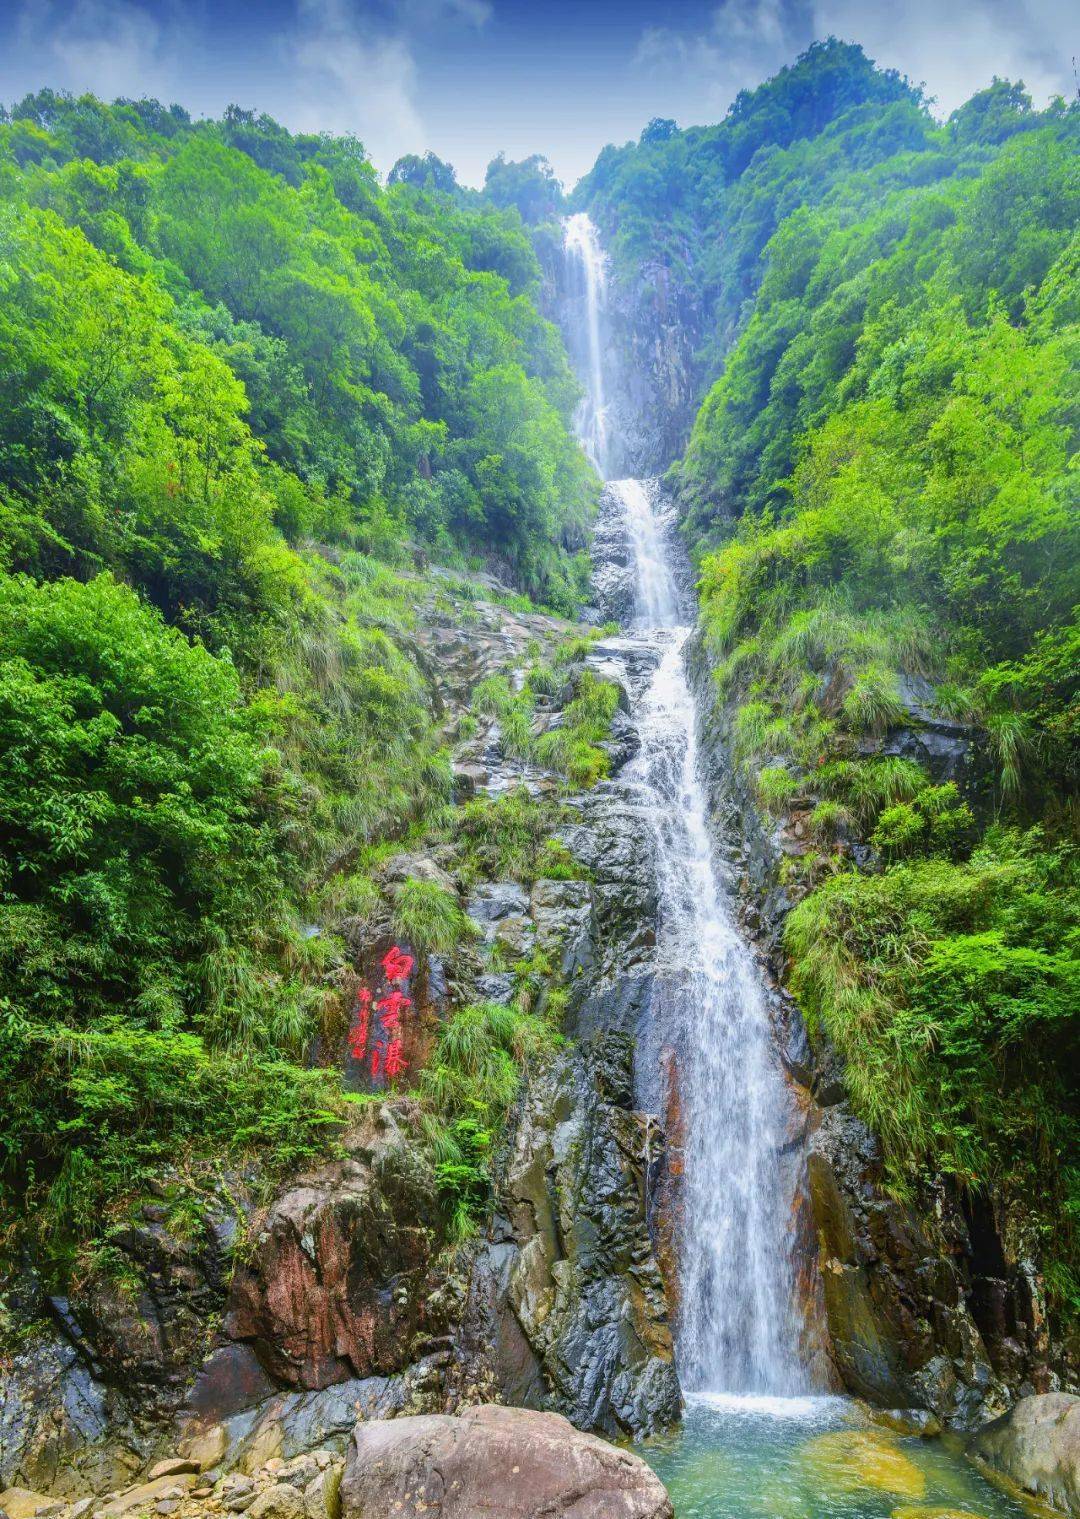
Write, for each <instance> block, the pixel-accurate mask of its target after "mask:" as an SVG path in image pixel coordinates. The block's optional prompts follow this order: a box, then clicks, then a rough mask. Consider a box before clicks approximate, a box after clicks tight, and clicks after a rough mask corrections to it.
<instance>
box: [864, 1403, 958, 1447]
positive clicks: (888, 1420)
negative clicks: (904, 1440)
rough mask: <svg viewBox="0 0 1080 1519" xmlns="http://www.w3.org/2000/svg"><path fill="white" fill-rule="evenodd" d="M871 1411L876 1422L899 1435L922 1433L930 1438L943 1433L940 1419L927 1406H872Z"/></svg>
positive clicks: (926, 1437)
mask: <svg viewBox="0 0 1080 1519" xmlns="http://www.w3.org/2000/svg"><path fill="white" fill-rule="evenodd" d="M869 1413H870V1418H871V1420H872V1422H873V1423H874V1424H881V1425H883V1426H884V1428H885V1429H891V1430H893V1431H894V1433H895V1434H898V1435H921V1436H922V1437H923V1439H926V1440H929V1439H933V1437H934V1436H935V1435H940V1433H941V1423H940V1421H939V1420H938V1419H935V1417H934V1415H933V1414H932V1413H928V1412H927V1410H926V1409H925V1408H872V1409H870V1410H869Z"/></svg>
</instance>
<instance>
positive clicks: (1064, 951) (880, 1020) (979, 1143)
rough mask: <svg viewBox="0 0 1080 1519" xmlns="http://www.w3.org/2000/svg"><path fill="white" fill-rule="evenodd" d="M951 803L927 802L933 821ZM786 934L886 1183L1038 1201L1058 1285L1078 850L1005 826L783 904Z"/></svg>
mask: <svg viewBox="0 0 1080 1519" xmlns="http://www.w3.org/2000/svg"><path fill="white" fill-rule="evenodd" d="M935 789H937V790H938V791H946V790H948V789H949V788H945V787H941V788H935ZM924 795H926V793H925V792H924V793H921V794H920V798H919V800H920V801H921V799H922V796H924ZM953 806H954V802H953V799H952V798H949V797H946V798H944V799H942V798H938V800H937V802H936V803H935V808H936V813H935V811H933V810H932V811H931V812H930V813H929V814H928V816H929V817H930V818H932V817H933V816H935V815H937V816H941V815H943V814H945V815H947V814H948V812H949V811H950V810H951V809H952V808H953ZM892 811H893V813H894V814H896V813H901V812H903V815H904V820H903V826H901V824H900V820H899V819H897V818H895V817H893V819H892V820H891V821H890V822H889V823H888V824H886V820H887V819H889V818H890V814H889V813H886V814H884V815H883V817H882V821H881V824H879V827H881V826H888V827H890V828H892V829H894V831H895V833H897V834H898V835H900V834H903V832H904V830H905V828H906V827H907V825H908V823H909V822H910V820H911V819H912V818H914V817H916V816H917V813H916V811H915V809H914V808H896V809H892ZM923 826H924V827H925V826H927V824H926V822H925V820H924V822H923ZM786 941H787V947H788V949H789V952H790V953H791V955H792V959H793V970H792V985H793V987H794V988H795V990H796V992H797V994H798V996H799V1000H800V1002H801V1003H802V1006H803V1008H804V1010H805V1012H806V1014H807V1016H808V1018H809V1019H810V1020H811V1023H812V1025H813V1026H814V1027H816V1028H820V1029H823V1030H824V1031H825V1032H826V1033H827V1034H828V1036H829V1038H830V1039H831V1040H832V1041H833V1043H834V1044H835V1046H836V1047H837V1049H838V1050H839V1051H840V1054H841V1055H842V1057H843V1059H844V1062H845V1071H846V1080H847V1084H848V1089H849V1093H850V1095H851V1099H852V1101H853V1103H854V1104H855V1107H856V1109H857V1111H858V1112H859V1113H860V1114H861V1116H863V1117H864V1118H865V1119H866V1120H867V1122H869V1123H870V1124H872V1125H873V1127H874V1128H875V1129H876V1130H877V1132H878V1133H879V1134H881V1136H882V1139H883V1141H884V1144H885V1150H886V1156H887V1159H888V1163H889V1165H890V1167H891V1169H892V1173H893V1176H894V1179H895V1181H896V1183H897V1184H898V1185H900V1186H903V1185H906V1184H910V1182H911V1181H912V1180H914V1179H916V1178H917V1177H918V1176H919V1175H921V1174H922V1172H923V1170H924V1169H926V1170H929V1171H944V1172H947V1173H952V1174H953V1175H955V1176H956V1177H957V1178H958V1179H959V1181H960V1182H961V1183H962V1184H963V1185H965V1186H969V1187H974V1188H977V1189H980V1190H981V1189H984V1188H988V1187H998V1188H1001V1189H1003V1190H1004V1191H1005V1192H1006V1193H1007V1195H1009V1196H1011V1197H1014V1198H1015V1199H1016V1200H1017V1201H1019V1202H1021V1203H1023V1204H1025V1205H1026V1206H1027V1208H1028V1209H1029V1210H1030V1209H1031V1208H1034V1210H1035V1212H1036V1216H1037V1217H1039V1218H1040V1219H1041V1221H1042V1222H1041V1227H1042V1228H1043V1230H1044V1236H1045V1238H1044V1245H1045V1249H1046V1252H1047V1258H1048V1261H1051V1262H1054V1263H1055V1265H1056V1268H1058V1269H1056V1271H1055V1272H1054V1273H1052V1275H1053V1277H1054V1280H1056V1281H1058V1282H1059V1283H1064V1282H1065V1281H1066V1280H1067V1277H1068V1271H1067V1267H1068V1264H1069V1262H1070V1261H1074V1260H1075V1254H1074V1253H1073V1231H1074V1229H1075V1218H1076V1206H1077V1202H1078V1201H1080V1199H1078V1198H1077V1197H1076V1196H1075V1195H1073V1194H1072V1193H1070V1190H1069V1189H1070V1188H1075V1182H1076V1176H1075V1172H1071V1171H1069V1169H1068V1168H1066V1167H1062V1166H1060V1165H1059V1164H1058V1160H1059V1157H1061V1156H1066V1155H1069V1154H1072V1153H1075V1149H1076V1145H1077V1142H1078V1140H1080V1132H1078V1127H1077V1119H1076V1111H1075V1104H1074V1102H1073V1099H1072V1094H1071V1091H1070V1088H1071V1083H1072V1072H1073V1071H1074V1070H1075V1064H1076V1059H1077V1056H1078V1055H1080V1048H1078V1040H1080V998H1078V995H1077V989H1078V987H1080V974H1078V973H1080V965H1078V963H1077V959H1078V952H1080V882H1078V879H1077V872H1076V858H1075V852H1073V851H1070V850H1069V849H1067V848H1064V847H1058V848H1048V847H1046V841H1045V838H1044V837H1043V836H1042V835H1041V834H1040V832H1039V831H1038V830H1034V831H1033V832H1031V833H1029V834H1027V835H1021V834H1015V833H1012V834H1010V833H1007V832H1004V831H1000V830H999V831H997V832H994V833H992V834H990V835H989V836H988V837H987V838H986V840H985V841H984V843H983V844H982V846H981V847H980V848H979V849H977V850H976V851H975V853H974V854H973V855H972V857H971V859H970V861H968V862H967V863H961V864H953V863H949V862H948V861H946V860H944V859H934V860H926V861H920V862H917V863H912V864H903V865H895V866H893V867H892V868H890V869H888V870H886V871H885V872H884V874H881V875H859V874H842V875H838V876H834V877H832V878H831V879H830V880H828V881H826V882H825V883H824V884H823V885H822V886H821V887H820V888H819V889H818V890H817V891H816V892H815V893H814V894H813V895H811V896H809V897H807V898H806V899H805V900H804V901H803V902H801V903H800V904H799V906H798V907H796V908H795V910H794V911H793V912H792V914H791V916H790V918H789V920H788V926H787V934H786Z"/></svg>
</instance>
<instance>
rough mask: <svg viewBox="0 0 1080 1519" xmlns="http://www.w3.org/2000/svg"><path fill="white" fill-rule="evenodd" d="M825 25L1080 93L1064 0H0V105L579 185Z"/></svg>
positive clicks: (1068, 5) (899, 55)
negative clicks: (497, 168)
mask: <svg viewBox="0 0 1080 1519" xmlns="http://www.w3.org/2000/svg"><path fill="white" fill-rule="evenodd" d="M830 33H832V34H834V35H837V36H840V37H844V38H847V39H850V40H853V41H858V42H861V43H862V44H863V46H864V47H865V48H866V50H867V52H868V53H869V54H870V55H871V57H873V58H876V59H877V61H878V62H879V63H882V64H884V65H888V66H891V67H895V68H899V69H901V70H902V71H903V72H904V73H906V74H908V75H909V76H910V77H911V78H913V79H914V80H916V81H917V82H925V84H926V87H927V89H928V91H929V93H930V94H932V95H934V96H936V97H937V100H938V103H939V108H940V109H941V110H943V111H948V110H951V109H952V108H953V107H954V106H956V105H958V104H959V103H960V102H961V101H962V100H964V99H966V98H967V96H968V95H970V94H971V93H972V92H973V91H974V90H976V89H978V88H980V87H981V86H982V85H984V84H988V83H989V81H990V79H991V77H992V76H993V75H994V74H995V73H997V74H1003V75H1007V76H1008V77H1010V78H1023V79H1024V80H1025V81H1026V83H1027V85H1028V87H1029V89H1031V91H1032V93H1033V94H1034V95H1035V97H1036V100H1037V101H1038V103H1040V104H1042V103H1044V102H1045V101H1046V100H1047V99H1048V98H1049V96H1050V95H1051V94H1054V93H1057V92H1061V93H1064V94H1066V95H1069V94H1071V93H1073V92H1075V89H1076V81H1075V77H1074V64H1073V58H1074V55H1077V54H1080V7H1078V6H1077V5H1076V4H1075V0H948V3H943V0H891V3H886V0H718V3H717V0H713V3H708V4H705V3H697V0H686V3H679V0H669V3H667V4H662V3H660V0H653V3H651V4H644V3H639V0H623V3H612V0H593V3H589V0H577V3H571V0H547V3H544V0H535V3H531V4H530V3H522V0H269V3H264V4H260V3H257V0H251V3H247V4H245V3H241V0H220V3H209V0H189V3H183V0H0V100H4V101H5V102H7V103H10V102H11V101H13V100H15V99H17V98H18V97H19V96H20V95H22V94H23V93H25V92H26V91H27V90H30V89H36V88H38V87H39V86H40V85H42V84H51V85H53V86H54V87H57V88H65V89H70V90H74V91H80V90H87V89H90V90H93V91H95V92H96V93H97V94H99V95H102V96H104V97H106V98H108V99H111V98H113V97H114V96H116V95H145V94H149V95H156V96H158V97H159V98H160V99H162V100H164V101H166V102H170V101H174V100H176V101H179V102H180V103H181V104H182V105H185V106H187V107H188V109H189V110H191V111H192V112H193V113H195V114H208V115H210V114H213V115H216V114H219V113H220V111H221V110H222V109H223V107H224V106H225V105H227V104H228V103H229V102H230V101H233V102H236V103H237V104H239V105H243V106H253V107H256V108H258V109H260V110H265V111H268V112H269V113H270V114H271V115H273V116H276V117H277V118H278V119H279V120H280V121H282V122H283V123H284V124H285V125H286V126H288V127H291V128H293V129H294V130H304V131H317V130H320V129H326V130H330V131H337V132H342V131H352V132H355V133H356V134H357V135H358V136H359V137H361V138H362V139H363V141H364V142H365V143H366V144H367V146H368V149H369V151H370V152H371V155H372V157H373V159H374V160H375V163H376V164H377V166H378V167H379V168H380V169H381V170H383V171H385V170H386V169H388V168H389V167H390V165H391V164H392V163H393V161H394V160H395V158H397V157H398V156H399V155H400V154H402V153H407V152H422V151H424V150H425V149H427V148H431V149H433V150H434V151H435V152H436V153H438V154H439V155H440V156H441V157H443V158H446V159H448V160H449V161H450V162H451V163H453V164H454V165H455V167H456V168H457V170H458V174H459V177H460V178H461V179H462V180H463V181H464V182H466V183H470V184H478V183H480V182H482V180H483V173H484V167H485V165H486V163H487V162H488V160H489V159H490V158H491V157H492V156H493V155H494V154H495V153H497V152H499V151H504V152H505V153H506V154H507V155H508V156H509V157H511V158H520V157H523V156H525V155H526V154H528V153H533V152H541V153H545V154H546V155H547V156H548V157H549V158H550V159H551V161H552V163H553V164H554V166H555V169H556V171H557V173H558V174H559V176H560V177H561V178H562V179H563V180H564V181H566V182H567V183H568V184H572V183H573V182H574V181H575V180H576V179H577V178H578V177H579V176H580V175H581V174H582V173H584V171H585V170H586V169H587V168H588V167H589V166H590V164H591V163H592V162H593V160H594V159H595V157H596V154H597V152H598V151H599V149H600V148H601V147H602V146H603V145H604V143H606V142H624V141H626V140H627V139H628V138H631V137H636V136H637V134H638V132H639V131H640V130H641V127H642V126H643V125H644V124H645V122H647V121H648V120H649V118H650V117H652V116H673V117H675V119H676V120H677V121H678V122H679V123H680V124H681V125H684V126H686V125H691V124H693V123H698V122H705V121H715V120H717V119H718V118H719V117H720V116H722V115H723V113H724V111H725V109H726V108H727V106H728V104H729V103H730V101H731V99H732V98H733V96H734V95H735V93H736V92H737V91H738V90H739V89H740V88H742V87H743V86H746V85H754V84H757V83H759V82H760V81H761V80H762V79H764V78H765V77H767V76H768V75H769V74H770V73H772V72H774V71H775V70H776V69H777V68H779V67H780V66H781V65H782V64H783V63H786V62H789V61H791V59H793V58H794V57H795V56H796V55H797V54H798V53H799V52H800V51H801V50H802V49H803V48H804V47H805V46H806V45H807V44H808V43H809V42H810V41H812V40H813V39H814V38H815V37H824V36H827V35H829V34H830Z"/></svg>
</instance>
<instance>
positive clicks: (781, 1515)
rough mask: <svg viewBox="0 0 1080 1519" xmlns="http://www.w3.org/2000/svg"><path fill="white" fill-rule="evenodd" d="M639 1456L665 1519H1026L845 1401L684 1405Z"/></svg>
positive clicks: (1013, 1505)
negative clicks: (671, 1428)
mask: <svg viewBox="0 0 1080 1519" xmlns="http://www.w3.org/2000/svg"><path fill="white" fill-rule="evenodd" d="M638 1451H639V1453H640V1454H641V1455H642V1456H644V1457H645V1459H646V1461H648V1462H649V1464H650V1465H651V1466H652V1467H653V1469H654V1470H655V1472H656V1474H657V1476H659V1477H660V1479H661V1481H663V1482H664V1484H665V1485H666V1487H667V1489H668V1492H669V1493H670V1494H671V1499H672V1502H673V1503H674V1505H675V1514H676V1519H893V1516H896V1519H946V1516H947V1519H953V1516H954V1515H956V1516H959V1515H979V1516H981V1519H1030V1510H1028V1509H1026V1508H1025V1507H1024V1506H1023V1505H1021V1504H1020V1503H1019V1502H1017V1501H1015V1500H1014V1499H1012V1498H1011V1497H1009V1496H1008V1495H1007V1494H1005V1493H1003V1492H1001V1491H1000V1490H999V1489H998V1488H996V1487H994V1486H992V1485H991V1484H990V1483H989V1482H987V1481H985V1480H984V1478H982V1477H981V1476H980V1475H979V1473H978V1472H977V1471H976V1470H975V1468H974V1467H973V1466H971V1465H970V1463H969V1462H967V1461H966V1460H965V1459H964V1457H963V1455H962V1454H961V1453H960V1452H959V1451H958V1450H956V1449H955V1448H950V1446H949V1445H947V1444H946V1443H944V1442H943V1441H941V1440H922V1439H918V1438H911V1437H905V1436H901V1435H896V1434H893V1433H892V1432H891V1431H889V1430H887V1429H884V1428H882V1427H880V1426H878V1425H875V1424H872V1423H871V1422H870V1420H869V1419H868V1418H867V1416H866V1414H865V1413H864V1412H863V1410H862V1409H861V1407H860V1405H858V1404H855V1403H852V1402H851V1401H850V1400H849V1399H846V1398H736V1397H717V1396H710V1395H701V1396H698V1397H693V1398H688V1399H687V1408H686V1417H685V1419H684V1421H683V1425H682V1427H681V1429H680V1430H679V1431H678V1432H676V1433H675V1434H672V1435H668V1436H663V1437H661V1438H658V1439H655V1440H651V1441H648V1442H646V1443H644V1444H642V1445H640V1446H639V1447H638Z"/></svg>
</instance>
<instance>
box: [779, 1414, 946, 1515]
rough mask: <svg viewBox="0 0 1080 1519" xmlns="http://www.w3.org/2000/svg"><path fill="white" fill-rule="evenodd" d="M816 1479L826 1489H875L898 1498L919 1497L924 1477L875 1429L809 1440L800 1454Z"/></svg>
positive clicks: (895, 1444) (843, 1431)
mask: <svg viewBox="0 0 1080 1519" xmlns="http://www.w3.org/2000/svg"><path fill="white" fill-rule="evenodd" d="M800 1459H801V1460H802V1462H803V1463H804V1464H805V1465H807V1466H809V1467H810V1468H811V1469H812V1471H813V1473H814V1476H815V1478H816V1479H817V1480H818V1481H820V1482H821V1484H822V1486H823V1487H825V1488H826V1489H828V1488H830V1487H831V1488H834V1489H836V1490H837V1491H839V1492H849V1493H852V1492H859V1491H860V1490H861V1489H863V1488H874V1489H876V1490H877V1491H879V1492H884V1493H894V1494H895V1495H896V1496H897V1497H898V1498H921V1497H922V1496H923V1494H924V1493H925V1492H926V1474H925V1472H923V1471H921V1470H920V1468H919V1467H917V1466H916V1465H915V1463H914V1461H912V1460H911V1459H910V1458H909V1457H908V1456H906V1455H905V1454H904V1452H903V1451H902V1450H901V1449H900V1446H899V1445H898V1444H897V1442H896V1441H895V1440H894V1439H891V1438H890V1437H889V1436H888V1435H885V1434H882V1433H881V1432H880V1431H878V1430H864V1429H859V1430H840V1431H838V1432H837V1433H835V1434H829V1435H819V1436H818V1437H817V1438H816V1439H814V1440H809V1441H808V1442H807V1443H806V1444H805V1445H804V1446H803V1448H802V1450H801V1452H800Z"/></svg>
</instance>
